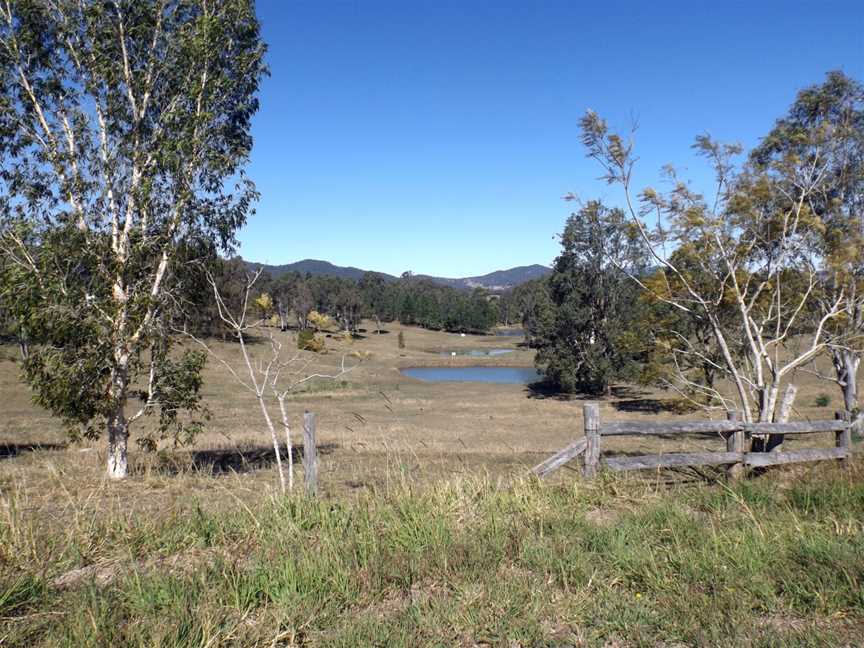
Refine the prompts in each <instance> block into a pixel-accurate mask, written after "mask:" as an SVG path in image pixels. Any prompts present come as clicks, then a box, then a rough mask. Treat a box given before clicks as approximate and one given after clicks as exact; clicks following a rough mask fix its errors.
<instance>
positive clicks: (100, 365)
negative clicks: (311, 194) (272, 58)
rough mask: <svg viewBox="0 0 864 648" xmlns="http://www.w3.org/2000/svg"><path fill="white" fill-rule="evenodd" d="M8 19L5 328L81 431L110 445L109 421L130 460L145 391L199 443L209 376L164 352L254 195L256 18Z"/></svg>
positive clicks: (53, 11)
mask: <svg viewBox="0 0 864 648" xmlns="http://www.w3.org/2000/svg"><path fill="white" fill-rule="evenodd" d="M3 11H6V12H11V13H10V14H9V15H8V16H5V17H4V18H3V19H2V20H0V177H2V178H3V182H2V186H0V256H2V257H3V261H2V262H0V313H2V318H3V320H4V325H5V323H6V322H8V323H11V327H12V328H13V329H14V331H15V335H16V337H17V338H18V340H19V343H20V344H21V347H22V351H24V352H25V354H26V360H25V363H24V377H25V379H26V380H27V382H28V384H29V385H30V386H31V388H32V389H33V392H34V399H35V400H36V402H37V403H39V404H40V405H42V406H44V407H46V408H47V409H49V410H50V411H51V412H52V413H53V414H55V415H56V416H58V417H60V418H62V419H63V420H64V421H66V422H67V423H69V425H70V428H71V429H75V430H81V429H83V430H84V433H85V434H88V435H96V434H98V430H99V428H100V427H103V426H105V424H106V423H107V424H108V425H107V427H108V428H109V429H110V430H111V434H112V436H114V435H116V437H117V438H116V439H112V446H113V447H115V448H125V445H126V438H127V436H128V422H129V421H130V420H134V419H135V418H136V416H137V414H133V415H132V416H129V413H128V412H126V406H127V401H128V399H129V398H130V396H132V395H133V392H136V390H137V387H136V385H138V384H139V383H140V382H144V383H147V385H148V387H147V389H146V394H145V393H144V392H140V393H137V392H136V393H137V395H138V396H140V397H141V398H142V399H143V401H144V403H143V408H144V409H143V412H141V414H147V415H150V414H157V413H158V416H159V426H158V427H159V434H160V435H161V434H167V433H168V430H173V432H172V435H174V436H175V438H176V439H177V440H182V439H183V438H188V435H189V434H190V433H192V432H193V431H194V429H195V427H196V425H195V424H193V423H191V422H186V423H183V424H181V423H180V418H179V415H178V414H177V412H176V411H175V408H179V409H181V410H187V411H188V412H189V413H190V414H192V415H194V414H196V413H200V409H199V404H198V403H199V389H200V381H199V379H197V378H196V375H195V374H196V372H200V368H201V366H203V360H202V359H201V358H200V357H198V356H196V355H195V354H185V355H184V356H182V358H180V359H177V358H175V357H173V356H171V355H169V354H168V347H167V342H166V338H167V337H168V336H169V334H170V331H171V330H172V328H175V327H181V326H183V325H184V323H185V322H184V320H187V319H188V313H190V312H194V311H196V309H197V307H198V306H199V305H200V298H201V297H200V296H201V295H202V294H203V295H206V294H208V291H206V290H201V278H200V272H199V271H198V269H199V268H200V266H201V265H202V264H203V263H206V262H208V261H211V260H212V259H213V257H214V256H215V253H216V250H217V248H219V249H221V250H222V251H223V252H229V251H230V250H231V248H232V246H233V244H234V233H235V231H236V230H237V229H238V228H239V227H240V226H242V225H243V223H244V222H245V220H246V216H247V214H248V213H249V211H250V209H251V203H252V201H253V200H254V199H255V198H256V196H257V194H256V191H255V188H254V186H253V185H252V184H251V182H249V181H248V179H247V178H246V177H245V176H244V174H243V168H244V165H245V163H246V161H247V159H248V155H249V152H250V150H251V146H252V140H251V134H250V120H251V118H252V115H253V114H254V113H255V111H256V110H257V107H258V103H257V99H256V94H257V89H258V84H259V81H260V79H261V76H262V75H263V74H264V73H265V67H264V64H263V54H264V46H263V44H262V43H261V41H260V37H259V30H258V22H257V18H256V17H255V12H254V6H253V4H252V3H251V2H250V1H248V0H224V1H222V2H218V3H210V2H201V1H200V0H180V1H179V2H171V3H161V2H152V1H149V0H148V1H141V2H139V1H137V0H134V1H133V0H118V1H117V2H111V3H105V2H78V1H77V0H58V1H57V2H52V3H50V6H49V5H48V4H46V3H42V2H29V1H24V2H14V3H7V5H6V7H5V9H4V10H3ZM226 178H236V179H237V182H236V183H233V182H232V183H226V182H225V180H226ZM229 187H231V188H230V189H229ZM196 314H197V313H196ZM202 319H203V320H206V319H207V318H206V317H204V318H202ZM115 442H116V443H115ZM143 443H144V444H145V445H147V444H152V443H153V439H149V440H148V439H144V440H143ZM112 452H113V450H112ZM117 457H119V454H117V455H116V456H115V459H116V458H117ZM118 460H119V459H118ZM111 461H112V459H110V458H109V464H110V462H111ZM121 463H122V464H123V465H122V466H121V465H120V464H117V465H116V466H115V467H116V472H115V468H111V472H112V474H113V475H114V476H122V474H123V472H124V471H125V462H123V461H121Z"/></svg>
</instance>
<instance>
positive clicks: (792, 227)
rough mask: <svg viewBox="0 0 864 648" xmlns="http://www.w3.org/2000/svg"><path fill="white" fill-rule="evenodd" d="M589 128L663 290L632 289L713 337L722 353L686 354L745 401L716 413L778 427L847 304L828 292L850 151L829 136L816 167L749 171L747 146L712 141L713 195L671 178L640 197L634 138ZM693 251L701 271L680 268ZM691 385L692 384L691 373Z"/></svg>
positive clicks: (685, 348)
mask: <svg viewBox="0 0 864 648" xmlns="http://www.w3.org/2000/svg"><path fill="white" fill-rule="evenodd" d="M581 125H582V143H583V144H584V146H585V147H586V150H587V153H588V155H589V157H592V158H594V159H595V160H597V161H598V162H599V163H600V164H601V165H602V167H603V168H604V170H605V175H604V179H605V180H606V181H607V182H609V183H610V184H615V185H618V186H619V187H621V188H622V190H623V194H624V199H625V202H626V207H627V213H628V216H629V218H630V220H631V222H632V223H633V225H634V226H635V227H636V228H637V229H638V231H639V233H640V236H641V238H642V240H643V242H644V243H645V245H646V247H647V248H648V250H649V252H650V255H651V262H652V264H654V265H655V266H656V267H657V268H658V274H657V276H656V277H655V278H654V280H653V281H652V282H646V281H645V280H644V278H642V277H639V276H637V275H632V274H631V279H632V280H634V281H635V282H636V283H637V284H639V285H640V286H641V287H642V288H643V289H644V290H646V291H648V292H649V293H650V294H651V296H652V298H653V299H655V300H656V301H658V302H661V303H663V304H666V305H667V306H669V307H670V308H674V309H676V310H677V311H678V312H680V313H681V314H683V315H684V316H686V317H690V318H695V319H696V320H698V321H699V323H700V325H702V326H704V327H707V328H708V329H709V330H710V335H711V345H712V349H710V350H709V349H707V348H706V347H705V345H700V344H699V343H698V340H695V339H694V338H687V337H684V336H681V338H680V339H679V341H678V344H677V346H676V348H675V349H674V350H673V351H674V353H675V354H677V355H679V356H684V355H689V356H692V357H693V358H694V359H697V360H702V361H708V362H712V363H714V365H715V368H716V370H717V373H718V376H719V377H722V378H723V379H725V380H727V381H728V383H729V384H730V385H731V386H732V390H733V393H734V397H733V398H732V399H731V400H730V398H729V396H728V395H727V394H726V393H724V392H721V390H719V389H712V390H710V392H709V396H710V397H711V398H712V399H713V400H714V401H715V402H716V403H718V404H720V405H721V406H723V407H725V408H731V407H732V406H734V407H735V408H736V409H739V410H741V411H742V412H743V416H744V420H745V421H747V422H751V421H754V420H755V421H763V422H764V421H773V420H775V418H776V417H777V416H778V415H780V409H781V408H778V406H779V401H780V390H781V387H782V385H783V384H784V383H786V384H788V381H789V379H790V378H791V376H792V375H793V374H794V372H795V371H797V370H799V369H801V368H803V367H805V366H806V365H807V364H808V363H810V362H811V361H812V360H813V359H814V358H816V357H817V356H818V355H820V354H823V353H825V352H826V351H827V350H828V349H829V348H830V347H831V345H832V344H834V343H835V341H836V336H835V334H834V330H835V328H836V325H837V323H838V321H840V319H841V318H842V315H843V312H844V309H845V307H846V304H847V302H846V299H847V297H848V292H847V291H846V289H845V288H844V287H842V286H841V287H839V288H838V289H837V290H836V291H833V292H829V291H826V290H825V277H826V268H827V263H828V262H827V260H826V258H825V255H824V253H823V250H824V247H823V246H824V240H825V239H824V233H825V232H826V229H827V228H829V227H830V224H829V223H826V221H825V220H823V218H822V216H821V214H820V209H819V205H820V202H821V201H822V196H823V195H824V193H825V191H826V190H827V189H828V188H829V186H830V184H831V182H832V181H831V178H830V170H831V169H832V168H835V167H836V166H837V165H838V164H841V157H842V155H843V152H842V146H840V145H839V143H838V140H837V139H836V138H834V137H826V138H823V139H821V140H820V141H818V142H814V143H813V149H812V155H811V156H809V157H801V156H795V155H783V156H777V157H775V158H773V159H769V160H766V161H765V163H764V164H755V163H751V164H748V165H745V166H744V167H743V168H739V167H738V166H737V165H736V164H734V158H735V156H736V155H738V154H740V153H741V149H740V147H738V146H729V145H722V144H719V143H717V142H715V141H713V140H711V139H710V138H709V137H707V136H701V137H698V138H697V139H696V142H695V144H694V148H695V149H696V151H697V152H698V153H699V154H701V155H703V156H704V157H705V158H706V159H707V160H708V161H709V162H710V164H711V166H712V168H713V170H714V173H715V177H716V184H715V186H714V189H713V190H712V191H711V193H710V194H707V195H703V194H700V193H698V192H696V191H694V190H693V189H692V187H690V186H689V185H688V184H687V183H685V182H683V181H681V180H680V179H679V178H678V177H677V176H676V175H675V172H674V170H672V169H667V171H668V175H669V179H670V181H671V189H669V190H668V191H665V192H659V191H656V190H654V189H651V188H648V189H645V190H643V191H642V192H641V193H640V194H639V196H638V198H637V197H636V196H634V194H633V189H632V172H633V167H634V164H635V158H634V156H633V145H632V139H628V138H624V137H622V136H620V135H618V134H616V133H614V132H612V131H610V130H609V128H608V126H607V124H606V122H605V121H604V120H603V119H602V118H600V117H599V116H598V115H597V114H595V113H593V112H589V113H587V114H586V115H585V116H584V117H583V119H582V122H581ZM682 249H683V250H688V257H689V258H690V259H692V260H694V261H695V262H696V265H695V266H694V265H692V264H691V265H689V266H688V265H684V264H680V263H679V262H678V261H677V260H676V258H675V255H674V252H675V250H682ZM820 300H821V301H820ZM730 305H731V307H732V309H733V313H732V314H730V312H729V309H730ZM709 351H710V353H709ZM712 356H714V357H715V358H716V359H712ZM679 379H680V381H681V383H682V385H684V386H686V385H687V376H686V375H684V373H683V372H680V373H679ZM703 393H704V391H703Z"/></svg>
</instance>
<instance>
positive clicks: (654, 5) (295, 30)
mask: <svg viewBox="0 0 864 648" xmlns="http://www.w3.org/2000/svg"><path fill="white" fill-rule="evenodd" d="M258 12H259V15H260V18H261V21H262V23H263V31H264V38H265V40H266V42H267V43H268V46H269V55H268V60H269V65H270V69H271V73H272V76H271V77H270V78H268V79H267V80H266V81H265V82H264V84H263V88H262V93H261V111H260V113H259V115H258V116H257V117H256V119H255V122H254V135H255V148H254V151H253V154H252V164H251V166H250V170H249V171H250V175H251V177H252V179H253V180H254V181H255V182H256V183H257V185H258V189H259V190H260V191H261V194H262V197H261V201H260V202H259V204H258V206H257V210H258V213H257V214H256V215H255V216H254V217H253V218H251V219H250V222H249V224H248V225H247V226H246V228H244V230H243V231H242V232H241V234H240V240H241V242H242V247H241V253H242V254H243V256H244V257H246V258H247V259H251V260H255V261H264V262H268V263H289V262H292V261H297V260H300V259H304V258H317V259H326V260H329V261H332V262H333V263H336V264H339V265H354V266H358V267H361V268H366V269H374V270H380V271H384V272H389V273H392V274H399V273H401V272H403V271H405V270H412V271H414V272H416V273H424V274H434V275H440V276H469V275H476V274H484V273H486V272H489V271H492V270H496V269H501V268H507V267H511V266H515V265H527V264H531V263H544V264H549V263H551V261H552V260H553V259H554V257H555V256H556V254H557V251H558V244H557V241H556V240H555V235H556V234H557V233H558V232H560V231H561V229H562V226H563V223H564V220H565V219H566V217H567V215H568V214H569V212H570V211H571V205H569V204H568V203H565V202H564V201H562V200H561V196H562V195H563V194H565V193H567V192H569V191H574V192H576V193H577V194H578V195H579V196H580V197H582V198H584V199H589V198H595V197H600V198H603V197H605V198H607V199H614V195H613V194H612V193H611V192H610V190H609V189H608V188H607V187H606V186H605V185H604V184H603V183H601V182H598V181H597V180H596V178H597V176H598V175H599V170H598V168H597V167H596V166H594V164H593V163H592V162H590V161H589V160H587V159H585V157H584V155H583V152H582V150H581V147H580V145H579V142H578V119H579V117H580V115H581V114H582V113H583V112H584V111H585V109H586V108H592V109H594V110H596V111H597V112H599V113H600V114H601V115H603V116H605V117H607V119H608V120H609V122H610V124H612V125H614V126H617V127H626V126H627V125H628V124H629V122H630V119H631V116H635V117H636V118H637V119H638V121H639V132H638V134H637V142H636V144H637V152H638V155H639V156H640V162H639V169H640V171H639V175H638V177H637V183H638V184H639V185H645V184H658V173H657V171H658V169H659V168H660V167H661V166H662V165H663V164H666V163H670V162H672V163H675V164H676V166H678V167H679V168H683V169H684V170H685V172H684V176H685V177H688V178H691V179H692V180H693V181H694V182H695V183H696V184H697V185H702V183H704V182H705V181H706V180H707V176H706V174H705V172H704V168H703V166H702V165H701V164H700V163H699V162H698V161H697V160H696V159H694V158H693V156H692V154H691V152H690V149H689V146H690V144H691V143H692V141H693V137H694V136H695V135H697V134H699V133H702V132H709V133H711V134H712V135H713V136H715V137H716V138H719V139H722V140H725V141H738V142H741V143H743V144H744V145H745V146H751V145H753V144H754V143H756V142H757V141H758V138H759V137H761V136H762V135H764V134H765V133H766V132H767V130H768V129H769V128H770V127H771V125H772V124H773V122H774V120H775V119H776V118H777V117H779V116H780V115H782V114H783V112H784V111H785V110H786V109H787V107H788V106H789V104H790V103H791V101H792V100H793V98H794V96H795V93H796V92H797V91H798V90H799V89H801V88H802V87H805V86H807V85H811V84H813V83H816V82H819V81H821V80H822V79H823V77H824V74H825V72H827V71H828V70H830V69H837V68H839V69H843V70H844V71H845V72H846V73H847V74H850V75H852V76H854V77H856V78H858V79H860V80H864V2H862V1H861V0H843V1H839V0H838V1H832V0H810V1H802V0H784V1H782V2H777V1H772V2H767V1H759V0H751V1H750V2H738V1H728V0H724V1H716V2H707V1H706V2H699V1H697V2H694V1H692V0H690V1H689V2H662V1H658V2H644V1H639V2H637V1H632V2H619V1H615V0H602V1H599V2H581V1H575V0H569V1H562V2H552V1H550V2H530V1H528V0H521V1H512V2H509V1H508V2H472V1H471V0H456V1H449V0H444V1H439V2H425V1H424V2H419V1H413V0H412V1H405V0H398V1H393V2H372V1H368V2H360V1H357V2H342V1H328V0H298V1H292V0H259V2H258Z"/></svg>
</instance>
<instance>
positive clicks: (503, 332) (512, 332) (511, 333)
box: [495, 328, 525, 337]
mask: <svg viewBox="0 0 864 648" xmlns="http://www.w3.org/2000/svg"><path fill="white" fill-rule="evenodd" d="M495 335H499V336H506V337H522V336H524V335H525V331H523V330H522V329H518V328H517V329H498V330H497V331H495Z"/></svg>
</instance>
